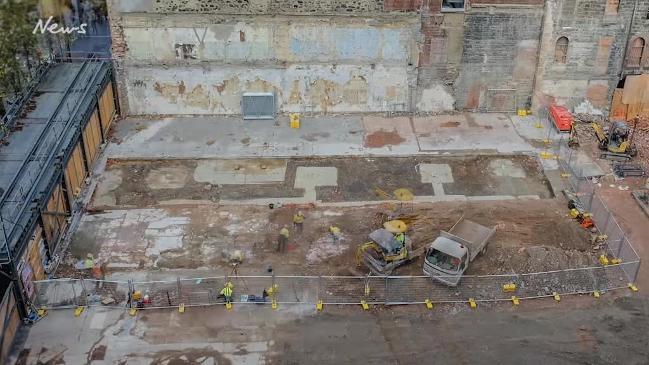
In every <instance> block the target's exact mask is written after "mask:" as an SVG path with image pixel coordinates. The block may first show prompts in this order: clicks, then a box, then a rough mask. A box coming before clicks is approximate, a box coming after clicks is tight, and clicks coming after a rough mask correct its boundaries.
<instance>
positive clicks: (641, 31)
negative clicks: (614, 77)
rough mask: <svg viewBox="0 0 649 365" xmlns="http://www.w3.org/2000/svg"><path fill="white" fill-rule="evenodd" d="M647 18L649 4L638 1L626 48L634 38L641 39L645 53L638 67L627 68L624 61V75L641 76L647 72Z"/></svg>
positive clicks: (648, 21)
mask: <svg viewBox="0 0 649 365" xmlns="http://www.w3.org/2000/svg"><path fill="white" fill-rule="evenodd" d="M647 18H649V2H648V1H642V0H639V1H638V3H637V6H636V9H635V15H634V16H633V21H632V22H631V26H630V29H631V31H630V33H629V45H628V46H627V47H630V46H631V44H632V43H633V40H634V39H635V38H637V37H642V39H644V40H645V53H644V57H643V62H642V64H641V66H640V67H631V66H628V65H627V63H626V60H625V62H624V63H623V64H624V73H625V74H641V73H648V72H649V51H648V50H649V19H647ZM629 19H630V18H629ZM627 53H628V50H627Z"/></svg>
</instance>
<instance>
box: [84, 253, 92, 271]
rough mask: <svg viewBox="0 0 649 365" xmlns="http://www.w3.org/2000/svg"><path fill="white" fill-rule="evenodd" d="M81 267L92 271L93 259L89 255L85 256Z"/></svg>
mask: <svg viewBox="0 0 649 365" xmlns="http://www.w3.org/2000/svg"><path fill="white" fill-rule="evenodd" d="M83 265H84V266H85V268H86V269H92V268H93V267H94V266H95V257H94V256H93V255H92V254H91V253H89V254H87V255H86V260H85V261H84V263H83Z"/></svg>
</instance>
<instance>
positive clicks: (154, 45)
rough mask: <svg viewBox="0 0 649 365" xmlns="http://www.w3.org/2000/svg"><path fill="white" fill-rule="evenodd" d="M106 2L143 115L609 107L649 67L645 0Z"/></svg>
mask: <svg viewBox="0 0 649 365" xmlns="http://www.w3.org/2000/svg"><path fill="white" fill-rule="evenodd" d="M108 3H109V15H110V19H111V31H112V35H113V50H114V52H113V55H114V57H115V66H116V67H115V68H116V71H117V75H118V85H119V95H120V101H121V104H122V110H123V111H126V112H127V113H129V114H135V115H137V114H239V113H241V97H242V94H243V93H246V92H272V93H274V95H275V98H276V105H277V111H278V112H280V113H286V112H314V113H354V112H420V113H428V112H433V113H439V112H447V111H452V110H468V111H492V112H513V111H515V110H517V109H519V108H529V107H533V108H537V107H539V106H543V105H548V104H550V103H559V104H563V105H567V106H569V107H570V108H572V109H575V110H578V111H587V112H592V113H606V112H607V111H608V110H609V109H610V104H611V100H612V98H613V96H614V93H615V89H616V88H618V87H620V86H621V84H620V81H621V80H623V79H624V77H625V76H626V75H629V74H641V73H643V72H646V69H647V68H649V66H648V65H649V53H648V55H647V56H645V55H644V43H642V47H640V44H641V41H639V40H638V39H641V40H642V42H649V34H648V32H649V20H648V14H647V12H648V8H649V3H648V2H646V1H643V0H545V1H544V0H131V1H121V0H109V1H108ZM634 42H635V43H634ZM638 52H640V56H638Z"/></svg>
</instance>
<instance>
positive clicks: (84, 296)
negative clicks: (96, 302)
mask: <svg viewBox="0 0 649 365" xmlns="http://www.w3.org/2000/svg"><path fill="white" fill-rule="evenodd" d="M79 283H81V298H82V300H81V301H80V304H79V305H84V303H83V302H84V300H83V299H85V305H86V306H87V305H88V289H86V281H85V280H84V279H79Z"/></svg>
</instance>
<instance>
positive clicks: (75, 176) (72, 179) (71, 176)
mask: <svg viewBox="0 0 649 365" xmlns="http://www.w3.org/2000/svg"><path fill="white" fill-rule="evenodd" d="M80 143H81V142H79V143H77V145H76V147H75V148H74V150H73V151H72V154H71V155H70V159H69V160H68V164H67V165H66V168H65V174H64V176H65V185H66V187H67V190H68V201H69V202H70V204H72V202H73V201H74V200H75V199H76V198H77V197H78V196H79V195H80V194H81V189H82V187H83V182H84V180H85V178H86V167H85V165H84V162H83V155H82V153H81V145H80Z"/></svg>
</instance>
